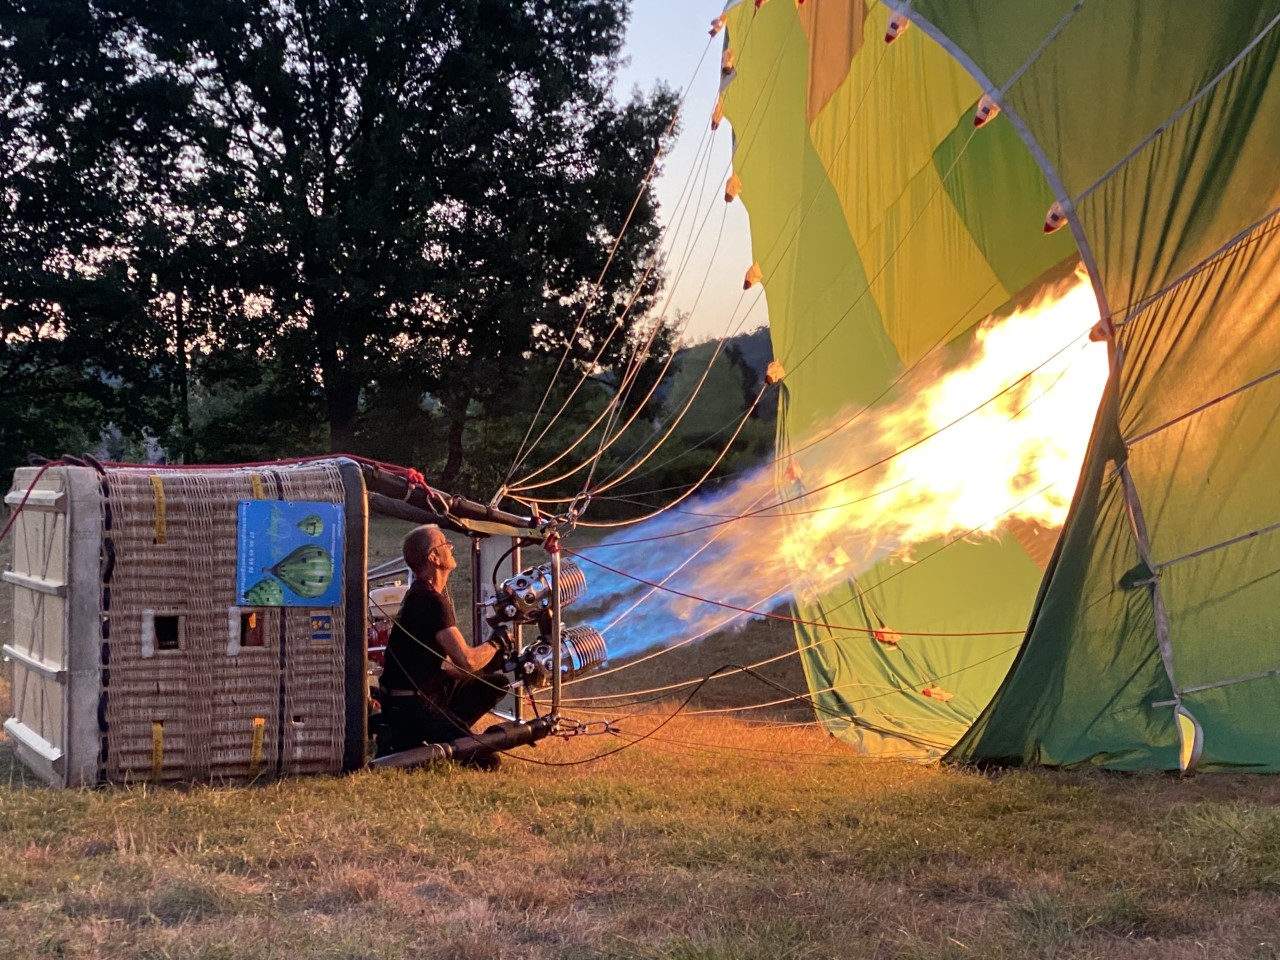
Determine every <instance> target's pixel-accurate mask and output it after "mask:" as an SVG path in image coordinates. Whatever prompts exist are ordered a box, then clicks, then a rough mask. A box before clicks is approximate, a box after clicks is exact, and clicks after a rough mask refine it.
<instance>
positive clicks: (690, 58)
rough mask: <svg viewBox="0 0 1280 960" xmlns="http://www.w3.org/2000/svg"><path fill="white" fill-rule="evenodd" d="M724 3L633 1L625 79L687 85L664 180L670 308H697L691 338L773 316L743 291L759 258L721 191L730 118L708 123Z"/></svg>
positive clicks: (736, 208) (628, 86) (755, 293)
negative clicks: (716, 28)
mask: <svg viewBox="0 0 1280 960" xmlns="http://www.w3.org/2000/svg"><path fill="white" fill-rule="evenodd" d="M723 9H724V0H632V3H631V21H630V23H629V25H628V28H627V42H626V49H625V54H626V56H627V57H628V58H629V63H628V64H627V65H626V66H625V67H624V68H623V69H622V71H621V72H620V74H619V78H618V93H619V95H620V96H622V97H625V96H627V95H629V94H630V92H631V91H632V90H634V89H636V88H639V89H640V90H641V91H644V92H649V91H651V90H652V89H653V87H654V85H655V84H656V83H658V82H659V81H662V82H664V83H666V84H667V85H668V86H670V87H671V88H672V89H674V90H676V91H681V90H686V89H687V91H688V95H687V99H686V100H685V104H684V107H683V109H682V113H681V116H682V123H681V130H680V134H679V137H678V139H677V141H676V143H675V146H674V147H673V149H672V150H671V152H670V154H669V155H668V156H667V158H666V160H665V162H664V166H663V172H662V176H661V177H660V178H659V179H658V181H657V184H656V189H657V193H658V202H659V205H660V208H661V214H660V215H661V217H662V220H663V222H664V223H665V224H666V225H667V240H666V244H665V247H664V249H665V250H666V251H667V295H668V296H669V298H670V299H669V302H668V305H667V308H666V313H667V315H668V316H675V315H676V314H677V312H681V313H687V314H689V315H690V319H689V323H688V327H687V328H686V341H687V342H694V341H698V340H707V339H713V338H717V337H720V336H722V335H724V334H725V333H729V334H733V333H737V332H742V331H747V330H753V329H755V328H757V327H760V326H763V325H764V324H765V323H767V322H768V315H767V311H766V308H765V303H764V297H763V295H762V292H761V290H760V288H759V287H757V288H755V289H754V290H752V291H750V292H748V293H747V294H746V295H745V296H744V294H743V291H742V277H743V275H744V274H745V273H746V272H747V268H748V267H750V266H751V260H752V256H751V241H750V236H749V221H748V219H747V213H746V210H745V209H744V208H743V206H742V203H741V201H735V202H734V203H732V204H727V205H726V204H725V202H724V199H723V194H724V182H725V180H726V179H727V178H728V176H729V173H730V144H731V137H732V134H731V132H730V129H729V123H728V121H726V122H725V123H723V124H721V125H720V128H719V129H718V130H717V131H716V132H715V133H714V134H712V133H710V132H709V125H710V119H711V111H712V108H713V107H714V106H715V102H716V96H717V94H718V93H719V84H720V50H721V44H722V41H723V35H721V36H718V37H716V38H715V39H714V40H712V39H711V38H710V37H709V36H708V33H707V31H708V28H709V26H710V24H711V21H712V20H713V19H715V17H717V16H719V14H720V13H721V11H722V10H723ZM704 53H705V56H704ZM699 60H701V66H700V67H699ZM704 135H705V136H704ZM707 138H710V139H709V140H708V139H707ZM700 148H701V149H700ZM708 154H709V155H708ZM686 259H687V262H686ZM682 264H684V266H683V268H682V267H681V265H682Z"/></svg>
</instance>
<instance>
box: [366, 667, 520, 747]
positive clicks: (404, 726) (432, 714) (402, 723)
mask: <svg viewBox="0 0 1280 960" xmlns="http://www.w3.org/2000/svg"><path fill="white" fill-rule="evenodd" d="M510 682H511V678H510V677H509V676H507V675H506V674H505V673H482V674H480V675H479V676H477V677H465V678H452V677H451V678H449V679H448V680H446V681H445V685H444V687H443V688H442V689H440V690H438V691H433V692H432V693H431V695H429V696H428V695H423V694H419V695H417V696H412V697H384V698H383V700H382V722H383V727H384V730H385V731H386V734H388V735H383V736H379V741H380V743H381V742H382V741H384V740H385V741H387V742H386V744H385V745H384V746H383V747H382V749H380V750H379V753H389V752H394V751H396V750H408V749H409V748H410V747H416V746H418V745H419V744H423V743H447V742H449V741H450V740H457V739H458V738H459V737H464V736H466V735H467V734H468V733H470V732H471V725H472V724H473V723H475V722H476V721H477V720H479V719H480V718H481V717H483V716H484V715H485V714H486V713H488V712H489V711H490V710H492V709H493V708H494V707H496V706H497V705H498V703H499V702H500V701H501V700H502V698H503V697H505V696H506V695H507V686H508V684H510Z"/></svg>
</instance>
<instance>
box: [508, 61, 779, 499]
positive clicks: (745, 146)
mask: <svg viewBox="0 0 1280 960" xmlns="http://www.w3.org/2000/svg"><path fill="white" fill-rule="evenodd" d="M744 43H745V41H744ZM784 49H785V48H784ZM704 56H705V52H704ZM781 58H782V50H781V49H780V50H779V53H778V56H777V57H776V58H775V60H774V64H773V67H772V68H771V69H770V72H769V75H768V76H769V77H772V76H773V73H774V72H775V71H776V70H777V67H778V65H779V63H780V62H781ZM768 91H769V93H768V97H767V98H766V99H765V100H764V103H765V109H766V110H767V109H768V103H769V102H770V101H771V100H772V97H773V91H774V88H773V86H772V85H768ZM760 102H761V101H760V100H759V99H757V101H756V103H755V104H754V105H753V107H752V111H751V114H750V116H749V117H748V119H747V123H746V124H745V126H744V129H749V128H750V123H751V118H752V117H754V116H755V111H756V109H757V108H758V107H759V105H760ZM754 142H755V134H754V133H752V134H751V135H750V136H749V137H744V142H743V143H742V144H741V146H740V147H739V148H738V149H739V150H741V151H742V153H743V155H744V156H745V154H746V153H747V152H749V151H750V148H751V146H752V144H753V143H754ZM709 156H710V155H709V154H708V158H709ZM734 156H735V158H736V157H737V152H736V151H735V155H734ZM732 163H733V161H732V160H731V161H730V166H729V168H727V169H731V168H732ZM682 196H683V194H682ZM708 216H709V211H708V215H705V216H704V217H703V221H702V225H701V226H700V227H699V229H698V231H697V234H696V236H695V237H694V239H696V237H697V236H701V234H702V229H703V228H704V227H705V225H706V220H707V218H708ZM721 229H722V230H723V217H722V221H721ZM691 243H692V241H691ZM718 245H719V238H718V237H717V248H718ZM689 256H691V252H690V254H689ZM689 256H686V258H685V263H686V264H687V262H688V259H689ZM683 272H684V269H683V266H682V268H681V270H680V274H679V277H678V279H679V278H682V277H683ZM709 275H710V265H708V268H707V271H705V272H704V276H703V281H702V285H701V286H700V287H699V292H698V296H697V298H695V305H696V303H697V301H698V300H700V299H701V295H702V290H703V289H704V288H705V286H706V282H707V278H708V277H709ZM677 282H678V280H677ZM673 296H674V289H673V290H672V291H671V294H670V295H669V296H668V302H670V299H671V298H672V297H673ZM757 302H758V301H757ZM738 305H739V306H740V305H741V298H739V304H738ZM754 308H755V304H753V305H752V307H751V308H750V309H749V310H748V311H747V314H746V315H745V316H744V317H743V318H742V320H740V321H739V322H738V326H739V327H740V326H741V325H742V324H743V323H745V322H746V319H747V317H749V316H750V314H751V312H752V310H754ZM737 309H738V308H737V306H735V308H734V311H733V314H736V313H737ZM730 322H732V315H731V317H730ZM735 333H736V330H735ZM722 340H723V338H722ZM721 345H723V343H722V344H721ZM718 352H719V351H718V350H717V353H718ZM671 359H672V358H668V365H669V363H670V360H671ZM712 362H714V358H713V360H712ZM709 366H710V365H708V367H709ZM665 369H666V368H665V366H664V371H665ZM704 379H705V378H704ZM654 389H656V384H655V387H654ZM652 392H653V390H651V391H650V394H652ZM695 392H696V391H695ZM611 406H612V405H611ZM606 409H608V408H606ZM561 412H563V408H562V410H561ZM631 420H634V416H633V417H632V418H631ZM631 420H629V421H628V424H627V425H628V426H629V425H630V423H631ZM624 430H625V427H624ZM544 434H545V431H544ZM613 439H614V440H616V439H617V436H615V437H614V438H613ZM603 440H604V438H603V437H602V443H603ZM612 442H613V441H612V440H611V441H610V443H612ZM575 445H576V444H575ZM601 452H602V451H597V454H596V456H595V457H594V458H591V459H589V460H588V461H584V463H583V464H580V465H579V466H578V467H576V468H575V469H574V470H573V471H570V473H569V474H566V475H564V476H562V477H559V478H556V479H557V480H561V479H565V478H566V477H567V476H571V475H572V474H573V473H576V472H577V471H578V470H579V469H581V468H582V466H585V465H587V464H592V465H594V464H595V463H596V462H597V461H598V459H599V456H600V453H601ZM542 469H545V467H544V468H540V469H539V470H538V471H535V472H534V473H533V474H529V475H527V476H526V477H525V478H523V479H522V480H520V481H518V482H517V483H515V484H509V479H508V483H507V484H504V489H506V488H507V487H508V486H509V487H510V489H511V490H512V491H513V492H521V491H522V490H532V489H540V488H542V487H545V486H547V485H549V484H550V483H552V482H555V481H546V482H544V483H541V484H537V485H532V486H524V485H525V484H527V481H528V480H529V479H531V478H533V477H534V476H536V475H537V474H538V473H540V472H541V470H542ZM592 469H593V470H594V466H593V467H592ZM511 472H514V471H511ZM585 486H588V487H589V486H590V480H589V479H588V483H587V484H586V485H585ZM574 499H576V498H565V499H562V500H557V501H538V502H562V503H569V502H572V500H574Z"/></svg>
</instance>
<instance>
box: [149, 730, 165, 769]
mask: <svg viewBox="0 0 1280 960" xmlns="http://www.w3.org/2000/svg"><path fill="white" fill-rule="evenodd" d="M163 772H164V721H163V720H152V721H151V779H152V780H159V779H160V774H162V773H163Z"/></svg>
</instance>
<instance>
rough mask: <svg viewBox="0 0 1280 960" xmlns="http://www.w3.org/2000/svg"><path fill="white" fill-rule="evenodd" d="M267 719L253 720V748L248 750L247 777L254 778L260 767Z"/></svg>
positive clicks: (255, 718)
mask: <svg viewBox="0 0 1280 960" xmlns="http://www.w3.org/2000/svg"><path fill="white" fill-rule="evenodd" d="M266 727H267V718H266V717H254V718H253V746H252V747H251V748H250V749H249V776H251V777H256V776H257V775H258V768H259V767H261V766H262V735H263V733H265V732H266Z"/></svg>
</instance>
